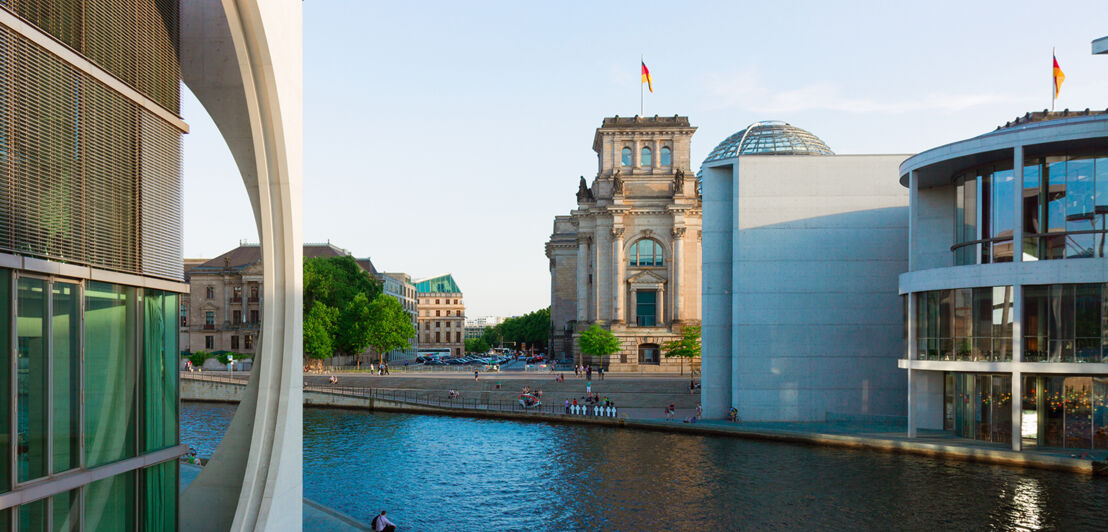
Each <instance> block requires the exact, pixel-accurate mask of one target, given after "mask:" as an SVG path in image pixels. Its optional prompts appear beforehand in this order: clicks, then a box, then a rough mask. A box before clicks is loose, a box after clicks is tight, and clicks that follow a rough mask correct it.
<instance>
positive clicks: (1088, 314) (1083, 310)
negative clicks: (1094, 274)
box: [1074, 284, 1101, 338]
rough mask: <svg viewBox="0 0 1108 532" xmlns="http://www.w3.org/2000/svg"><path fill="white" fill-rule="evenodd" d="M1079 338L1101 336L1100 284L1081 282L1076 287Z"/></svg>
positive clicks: (1075, 324)
mask: <svg viewBox="0 0 1108 532" xmlns="http://www.w3.org/2000/svg"><path fill="white" fill-rule="evenodd" d="M1074 290H1075V299H1074V303H1075V305H1076V308H1075V312H1076V320H1075V323H1074V326H1075V328H1076V330H1075V333H1074V336H1075V337H1077V338H1100V305H1101V302H1100V285H1098V284H1079V285H1076V286H1075V287H1074Z"/></svg>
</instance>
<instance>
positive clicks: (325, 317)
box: [303, 303, 339, 360]
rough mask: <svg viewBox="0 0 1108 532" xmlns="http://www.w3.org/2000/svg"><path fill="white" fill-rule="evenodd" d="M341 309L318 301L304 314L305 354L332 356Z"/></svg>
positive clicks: (319, 357) (322, 357) (323, 356)
mask: <svg viewBox="0 0 1108 532" xmlns="http://www.w3.org/2000/svg"><path fill="white" fill-rule="evenodd" d="M338 318H339V311H338V309H336V308H331V307H329V306H327V305H324V304H322V303H317V304H316V305H315V306H313V307H312V310H311V311H309V312H308V314H307V315H306V316H304V336H303V339H304V354H306V355H308V356H309V357H311V358H315V359H320V360H322V359H324V358H330V357H331V355H332V354H333V353H334V350H335V348H334V340H333V338H334V332H333V331H334V328H335V322H336V321H337V320H338Z"/></svg>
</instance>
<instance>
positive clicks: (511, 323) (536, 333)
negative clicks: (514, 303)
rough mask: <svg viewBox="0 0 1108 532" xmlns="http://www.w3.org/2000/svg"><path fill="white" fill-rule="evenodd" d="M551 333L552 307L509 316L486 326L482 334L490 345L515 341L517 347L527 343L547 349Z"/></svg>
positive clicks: (540, 349) (541, 349) (537, 347)
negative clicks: (496, 323)
mask: <svg viewBox="0 0 1108 532" xmlns="http://www.w3.org/2000/svg"><path fill="white" fill-rule="evenodd" d="M549 335H550V307H546V308H544V309H540V310H536V311H534V312H531V313H528V314H524V315H523V316H518V317H515V318H508V319H506V320H504V323H501V324H500V325H497V326H496V327H492V328H486V329H485V333H484V334H483V335H482V336H481V337H482V338H484V339H485V341H486V342H488V343H489V344H490V345H494V344H495V345H503V344H505V343H514V344H515V346H516V347H521V346H522V345H523V344H527V347H534V348H535V349H536V350H539V351H544V350H545V349H546V340H547V338H548V337H549Z"/></svg>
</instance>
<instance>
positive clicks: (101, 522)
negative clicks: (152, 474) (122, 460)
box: [85, 471, 135, 530]
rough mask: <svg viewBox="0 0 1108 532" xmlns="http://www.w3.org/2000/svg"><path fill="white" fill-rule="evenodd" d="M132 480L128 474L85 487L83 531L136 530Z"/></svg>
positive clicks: (133, 476)
mask: <svg viewBox="0 0 1108 532" xmlns="http://www.w3.org/2000/svg"><path fill="white" fill-rule="evenodd" d="M134 479H135V474H134V471H129V472H127V473H123V474H121V475H116V476H114V477H108V478H106V479H103V480H98V481H96V482H93V483H92V484H89V485H88V486H86V487H85V530H134V529H135V480H134Z"/></svg>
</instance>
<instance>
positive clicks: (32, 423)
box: [16, 277, 50, 482]
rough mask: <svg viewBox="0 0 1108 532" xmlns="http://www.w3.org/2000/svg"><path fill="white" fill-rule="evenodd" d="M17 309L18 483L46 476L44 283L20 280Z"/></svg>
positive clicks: (46, 416) (39, 280) (46, 404)
mask: <svg viewBox="0 0 1108 532" xmlns="http://www.w3.org/2000/svg"><path fill="white" fill-rule="evenodd" d="M17 297H18V301H17V303H16V308H17V312H18V317H17V331H18V335H19V337H18V346H17V351H16V353H17V358H18V360H17V364H18V366H17V371H18V372H19V379H18V380H19V397H18V398H17V399H16V405H17V406H16V416H17V417H16V420H17V427H18V433H17V435H16V437H17V444H18V446H19V448H18V452H17V461H18V467H19V481H20V482H23V481H27V480H31V479H35V478H39V477H41V476H43V475H46V437H47V436H46V435H47V423H48V422H49V419H50V418H49V411H48V410H47V409H48V405H49V402H48V401H47V397H46V394H47V383H48V381H49V375H48V374H47V364H46V319H45V316H46V281H43V280H42V279H32V278H28V277H21V278H20V279H19V281H18V295H17Z"/></svg>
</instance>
